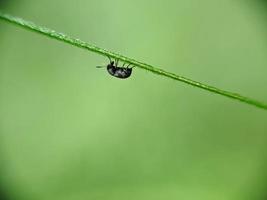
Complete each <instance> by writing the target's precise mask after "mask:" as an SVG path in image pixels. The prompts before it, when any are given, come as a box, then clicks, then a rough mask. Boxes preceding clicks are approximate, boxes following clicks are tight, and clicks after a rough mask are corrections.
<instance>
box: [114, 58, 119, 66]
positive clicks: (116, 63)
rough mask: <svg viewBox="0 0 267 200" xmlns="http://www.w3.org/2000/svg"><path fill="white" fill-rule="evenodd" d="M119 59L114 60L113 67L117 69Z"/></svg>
mask: <svg viewBox="0 0 267 200" xmlns="http://www.w3.org/2000/svg"><path fill="white" fill-rule="evenodd" d="M118 64H119V59H115V66H116V67H118Z"/></svg>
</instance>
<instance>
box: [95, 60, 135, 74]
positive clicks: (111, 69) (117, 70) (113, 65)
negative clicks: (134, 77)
mask: <svg viewBox="0 0 267 200" xmlns="http://www.w3.org/2000/svg"><path fill="white" fill-rule="evenodd" d="M108 58H109V64H108V65H107V66H97V68H102V67H106V68H107V71H108V73H109V74H110V75H111V76H114V77H117V78H120V79H126V78H129V77H130V76H131V74H132V69H133V67H131V68H130V65H131V64H129V65H128V66H127V67H126V68H125V67H124V66H125V63H124V64H123V65H122V67H118V65H119V60H118V59H116V60H115V62H114V61H112V60H111V59H110V57H108Z"/></svg>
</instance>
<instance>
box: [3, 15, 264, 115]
mask: <svg viewBox="0 0 267 200" xmlns="http://www.w3.org/2000/svg"><path fill="white" fill-rule="evenodd" d="M0 19H2V20H5V21H7V22H10V23H13V24H16V25H19V26H21V27H23V28H26V29H29V30H31V31H34V32H38V33H40V34H43V35H45V36H48V37H50V38H54V39H56V40H60V41H63V42H66V43H68V44H71V45H73V46H77V47H80V48H84V49H87V50H89V51H92V52H95V53H98V54H100V55H103V56H108V57H110V58H115V59H119V60H121V61H123V62H125V63H128V64H132V65H134V66H137V67H140V68H143V69H145V70H148V71H151V72H154V73H156V74H158V75H162V76H165V77H168V78H171V79H174V80H178V81H181V82H184V83H187V84H189V85H192V86H195V87H198V88H201V89H204V90H208V91H210V92H213V93H217V94H220V95H223V96H226V97H229V98H232V99H236V100H239V101H241V102H244V103H247V104H250V105H253V106H256V107H259V108H262V109H265V110H267V104H265V103H262V102H260V101H257V100H254V99H251V98H248V97H245V96H242V95H240V94H237V93H233V92H229V91H225V90H222V89H219V88H216V87H213V86H210V85H206V84H203V83H200V82H197V81H194V80H191V79H188V78H185V77H183V76H179V75H176V74H174V73H171V72H167V71H165V70H163V69H160V68H156V67H153V66H151V65H148V64H145V63H142V62H139V61H137V60H134V59H131V58H128V57H126V56H123V55H120V54H117V53H113V52H111V51H108V50H105V49H103V48H99V47H97V46H94V45H92V44H89V43H86V42H84V41H81V40H79V39H75V38H72V37H70V36H68V35H66V34H63V33H59V32H56V31H54V30H51V29H48V28H45V27H42V26H38V25H36V24H34V23H32V22H29V21H26V20H24V19H21V18H17V17H14V16H11V15H8V14H4V13H1V12H0Z"/></svg>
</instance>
